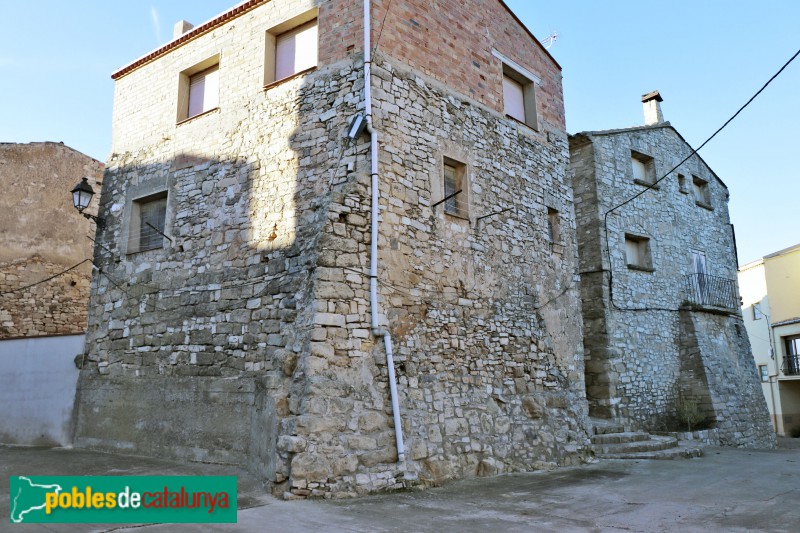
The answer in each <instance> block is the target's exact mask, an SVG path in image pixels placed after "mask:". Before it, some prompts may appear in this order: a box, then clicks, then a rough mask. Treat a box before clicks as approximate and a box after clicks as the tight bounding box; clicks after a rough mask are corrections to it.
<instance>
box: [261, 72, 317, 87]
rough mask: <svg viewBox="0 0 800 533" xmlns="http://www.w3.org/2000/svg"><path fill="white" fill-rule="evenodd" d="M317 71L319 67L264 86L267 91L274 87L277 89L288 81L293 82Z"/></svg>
mask: <svg viewBox="0 0 800 533" xmlns="http://www.w3.org/2000/svg"><path fill="white" fill-rule="evenodd" d="M315 70H317V67H311V68H307V69H305V70H301V71H300V72H295V73H294V74H292V75H291V76H287V77H285V78H281V79H279V80H275V81H272V82H270V83H267V84H266V85H264V90H265V91H267V90H269V89H272V88H273V87H276V86H278V85H282V84H284V83H286V82H287V81H291V80H293V79H295V78H299V77H300V76H302V75H304V74H308V73H309V72H314V71H315Z"/></svg>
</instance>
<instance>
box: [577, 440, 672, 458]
mask: <svg viewBox="0 0 800 533" xmlns="http://www.w3.org/2000/svg"><path fill="white" fill-rule="evenodd" d="M677 445H678V439H676V438H674V437H658V436H651V437H650V438H649V439H648V440H643V441H634V442H621V443H617V444H595V445H593V446H592V450H594V453H595V455H598V454H630V453H640V452H658V451H661V450H667V449H669V448H674V447H676V446H677Z"/></svg>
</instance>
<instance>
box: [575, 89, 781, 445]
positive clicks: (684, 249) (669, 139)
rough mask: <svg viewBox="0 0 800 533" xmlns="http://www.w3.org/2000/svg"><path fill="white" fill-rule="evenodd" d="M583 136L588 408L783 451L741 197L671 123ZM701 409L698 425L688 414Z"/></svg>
mask: <svg viewBox="0 0 800 533" xmlns="http://www.w3.org/2000/svg"><path fill="white" fill-rule="evenodd" d="M661 101H662V98H661V95H660V94H659V93H658V91H654V92H652V93H648V94H646V95H644V96H643V97H642V102H643V105H644V113H645V125H643V126H637V127H631V128H624V129H616V130H605V131H588V132H582V133H579V134H577V135H573V136H571V137H570V155H571V163H570V165H571V173H572V174H573V180H574V181H573V182H574V187H575V202H576V219H577V228H578V247H579V255H580V274H581V299H582V310H583V318H584V348H585V351H586V370H585V372H586V386H587V389H586V392H587V398H588V401H589V412H590V414H591V415H592V416H593V417H597V418H599V419H606V420H613V421H616V422H618V423H621V424H624V425H625V426H626V427H630V428H632V429H637V430H651V431H659V430H660V431H664V430H671V431H676V430H683V431H685V430H686V429H687V420H686V419H687V418H688V419H689V422H691V419H692V418H696V420H695V427H699V428H714V429H715V432H716V434H717V435H718V438H719V442H720V443H722V444H724V445H732V446H774V435H773V433H772V431H771V429H770V427H769V419H768V414H767V409H766V405H765V403H764V401H763V398H762V396H763V395H762V394H760V392H759V387H758V381H757V378H756V373H755V367H754V365H753V362H752V357H751V355H750V343H749V341H748V338H747V332H746V331H745V329H744V327H743V324H742V315H741V313H740V311H739V294H738V290H737V286H736V269H737V263H736V253H735V239H734V233H733V228H732V226H731V224H730V220H729V217H728V189H727V187H726V186H725V184H724V183H723V182H722V180H720V179H719V177H717V175H716V174H715V173H714V172H713V171H712V170H711V169H710V168H709V167H708V165H707V164H706V163H705V162H704V161H703V160H702V158H700V157H699V156H698V155H696V154H694V155H692V152H693V150H692V148H691V146H689V144H688V143H687V142H686V141H685V140H684V138H683V137H682V136H681V135H680V134H679V133H678V131H677V130H676V129H675V128H674V127H673V126H671V125H670V123H669V122H665V121H664V119H663V115H662V112H661ZM691 413H694V415H693V416H689V414H691Z"/></svg>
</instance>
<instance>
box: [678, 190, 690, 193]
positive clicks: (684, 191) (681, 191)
mask: <svg viewBox="0 0 800 533" xmlns="http://www.w3.org/2000/svg"><path fill="white" fill-rule="evenodd" d="M679 191H680V193H681V194H689V189H679Z"/></svg>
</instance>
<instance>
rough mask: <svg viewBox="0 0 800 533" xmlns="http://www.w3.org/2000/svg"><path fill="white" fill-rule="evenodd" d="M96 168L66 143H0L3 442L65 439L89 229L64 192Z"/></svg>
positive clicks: (82, 326)
mask: <svg viewBox="0 0 800 533" xmlns="http://www.w3.org/2000/svg"><path fill="white" fill-rule="evenodd" d="M102 174H103V164H102V163H100V162H99V161H96V160H94V159H92V158H91V157H89V156H87V155H84V154H82V153H80V152H78V151H76V150H73V149H72V148H70V147H68V146H64V144H63V143H54V142H33V143H28V144H18V143H0V184H2V190H3V194H2V195H0V405H2V406H3V416H2V417H0V442H1V443H9V444H24V445H67V444H70V443H71V438H72V408H73V401H74V398H75V386H76V383H77V380H78V371H77V369H76V367H75V362H74V360H75V357H76V356H77V355H78V354H80V353H81V352H82V351H83V348H84V335H85V333H86V325H87V312H86V311H87V307H88V303H89V282H90V279H91V259H92V250H93V248H94V245H93V244H92V241H91V240H90V237H94V225H93V224H91V223H89V222H88V221H87V220H85V219H84V218H83V217H81V216H80V214H79V213H78V212H77V211H76V210H75V209H74V208H73V206H72V202H71V198H70V190H71V189H72V188H73V187H74V186H75V184H76V183H78V182H80V181H81V179H82V178H84V177H85V178H87V181H88V182H90V183H91V184H92V185H93V186H94V187H95V188H99V186H100V182H101V178H102Z"/></svg>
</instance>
